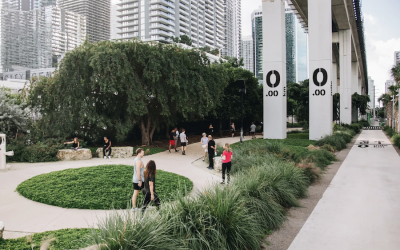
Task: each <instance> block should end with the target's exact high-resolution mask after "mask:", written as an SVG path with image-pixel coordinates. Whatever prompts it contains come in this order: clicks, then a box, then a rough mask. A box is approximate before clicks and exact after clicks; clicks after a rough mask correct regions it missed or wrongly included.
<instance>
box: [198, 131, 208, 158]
mask: <svg viewBox="0 0 400 250" xmlns="http://www.w3.org/2000/svg"><path fill="white" fill-rule="evenodd" d="M200 142H201V147H202V148H204V158H203V161H205V160H206V155H207V152H208V149H207V147H208V138H207V135H206V133H203V137H201V140H200Z"/></svg>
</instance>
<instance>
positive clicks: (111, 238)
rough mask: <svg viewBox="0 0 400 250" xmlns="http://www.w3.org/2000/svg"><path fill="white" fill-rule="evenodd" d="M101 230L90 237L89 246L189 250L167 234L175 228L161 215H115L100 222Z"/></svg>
mask: <svg viewBox="0 0 400 250" xmlns="http://www.w3.org/2000/svg"><path fill="white" fill-rule="evenodd" d="M97 226H98V228H99V229H98V230H95V229H93V230H92V231H91V234H90V235H89V236H88V237H87V243H88V244H89V245H100V246H103V247H102V248H101V249H108V250H142V249H154V250H175V249H178V250H179V249H186V248H185V247H183V244H182V241H181V240H179V239H176V238H174V237H171V235H169V234H168V232H170V231H171V229H172V227H173V225H172V224H171V223H169V222H168V221H167V217H166V216H164V215H162V214H160V213H159V212H152V211H148V212H146V213H145V214H144V217H142V213H141V212H137V213H132V212H131V211H130V210H120V211H113V212H111V213H110V214H109V215H107V217H105V218H104V219H102V220H100V222H99V223H98V225H97Z"/></svg>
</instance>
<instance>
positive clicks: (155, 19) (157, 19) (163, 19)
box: [150, 17, 175, 26]
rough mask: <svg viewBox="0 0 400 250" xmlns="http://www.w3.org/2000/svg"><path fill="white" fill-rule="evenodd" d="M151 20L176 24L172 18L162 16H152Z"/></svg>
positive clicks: (152, 21)
mask: <svg viewBox="0 0 400 250" xmlns="http://www.w3.org/2000/svg"><path fill="white" fill-rule="evenodd" d="M150 22H151V23H154V22H161V23H164V24H168V25H171V26H175V22H174V21H172V20H170V19H166V18H162V17H152V18H150Z"/></svg>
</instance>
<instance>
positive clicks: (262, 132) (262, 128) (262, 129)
mask: <svg viewBox="0 0 400 250" xmlns="http://www.w3.org/2000/svg"><path fill="white" fill-rule="evenodd" d="M261 135H262V136H263V138H264V124H263V122H261Z"/></svg>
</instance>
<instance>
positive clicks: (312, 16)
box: [308, 0, 333, 140]
mask: <svg viewBox="0 0 400 250" xmlns="http://www.w3.org/2000/svg"><path fill="white" fill-rule="evenodd" d="M308 31H309V35H308V37H309V56H310V65H309V70H310V140H318V139H321V138H322V137H324V136H326V135H330V134H332V126H333V121H332V118H333V114H332V112H333V107H332V102H333V101H332V91H331V88H332V6H331V0H308Z"/></svg>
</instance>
